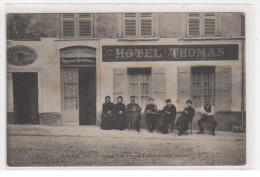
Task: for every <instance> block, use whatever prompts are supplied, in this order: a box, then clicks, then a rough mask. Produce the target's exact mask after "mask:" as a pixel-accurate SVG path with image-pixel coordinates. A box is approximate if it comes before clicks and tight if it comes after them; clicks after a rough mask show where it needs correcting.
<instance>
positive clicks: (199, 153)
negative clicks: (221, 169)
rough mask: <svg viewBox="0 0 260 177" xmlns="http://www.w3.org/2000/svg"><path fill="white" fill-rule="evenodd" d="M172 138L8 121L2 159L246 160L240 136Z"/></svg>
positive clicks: (90, 162)
mask: <svg viewBox="0 0 260 177" xmlns="http://www.w3.org/2000/svg"><path fill="white" fill-rule="evenodd" d="M196 132H197V131H196V130H195V131H194V133H193V134H190V132H188V133H187V135H183V136H178V133H177V131H174V132H171V133H169V134H166V135H165V134H162V133H160V132H153V133H150V132H148V131H147V130H145V129H142V130H141V132H140V133H138V132H136V131H134V130H125V131H119V130H101V129H100V128H99V127H97V126H58V127H54V126H41V125H8V127H7V163H8V166H10V167H27V166H52V167H53V166H58V167H59V166H226V165H232V166H235V165H239V166H240V165H245V164H246V134H245V133H232V132H222V131H217V132H216V136H211V135H209V134H208V132H206V133H205V134H196Z"/></svg>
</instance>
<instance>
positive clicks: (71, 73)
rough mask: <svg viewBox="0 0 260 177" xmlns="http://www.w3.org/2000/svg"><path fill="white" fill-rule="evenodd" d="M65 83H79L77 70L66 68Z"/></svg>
mask: <svg viewBox="0 0 260 177" xmlns="http://www.w3.org/2000/svg"><path fill="white" fill-rule="evenodd" d="M64 82H65V83H77V70H65V71H64Z"/></svg>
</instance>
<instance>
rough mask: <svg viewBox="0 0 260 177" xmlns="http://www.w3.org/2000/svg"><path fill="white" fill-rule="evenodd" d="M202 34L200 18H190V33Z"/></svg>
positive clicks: (193, 34)
mask: <svg viewBox="0 0 260 177" xmlns="http://www.w3.org/2000/svg"><path fill="white" fill-rule="evenodd" d="M199 34H200V20H199V19H189V35H192V36H198V35H199Z"/></svg>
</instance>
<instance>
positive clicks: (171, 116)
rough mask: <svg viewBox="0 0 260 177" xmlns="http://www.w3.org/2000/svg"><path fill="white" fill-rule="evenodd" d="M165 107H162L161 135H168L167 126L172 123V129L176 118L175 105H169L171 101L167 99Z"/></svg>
mask: <svg viewBox="0 0 260 177" xmlns="http://www.w3.org/2000/svg"><path fill="white" fill-rule="evenodd" d="M165 102H166V106H164V108H163V110H162V111H161V112H162V129H163V134H168V133H169V131H168V124H169V123H172V129H173V127H174V121H175V116H176V107H175V105H173V104H171V102H172V101H171V99H167V100H166V101H165Z"/></svg>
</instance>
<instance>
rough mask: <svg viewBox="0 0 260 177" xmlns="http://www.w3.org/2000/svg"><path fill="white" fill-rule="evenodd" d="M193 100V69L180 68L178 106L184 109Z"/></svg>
mask: <svg viewBox="0 0 260 177" xmlns="http://www.w3.org/2000/svg"><path fill="white" fill-rule="evenodd" d="M190 98H191V68H190V67H188V66H182V67H178V106H179V108H181V109H183V108H184V107H185V105H186V101H187V100H188V99H190Z"/></svg>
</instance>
